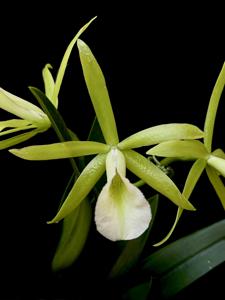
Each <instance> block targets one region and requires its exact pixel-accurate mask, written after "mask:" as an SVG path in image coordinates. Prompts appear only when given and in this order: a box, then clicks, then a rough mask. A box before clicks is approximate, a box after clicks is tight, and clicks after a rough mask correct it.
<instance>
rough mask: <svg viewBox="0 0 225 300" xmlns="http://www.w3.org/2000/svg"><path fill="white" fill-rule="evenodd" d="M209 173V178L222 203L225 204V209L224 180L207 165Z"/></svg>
mask: <svg viewBox="0 0 225 300" xmlns="http://www.w3.org/2000/svg"><path fill="white" fill-rule="evenodd" d="M206 172H207V175H208V177H209V180H210V182H211V184H212V186H213V187H214V189H215V192H216V194H217V196H218V197H219V199H220V201H221V204H222V205H223V208H224V209H225V186H224V184H223V182H222V180H221V179H220V178H219V176H218V175H217V173H216V171H215V170H214V169H213V168H212V167H210V166H207V168H206Z"/></svg>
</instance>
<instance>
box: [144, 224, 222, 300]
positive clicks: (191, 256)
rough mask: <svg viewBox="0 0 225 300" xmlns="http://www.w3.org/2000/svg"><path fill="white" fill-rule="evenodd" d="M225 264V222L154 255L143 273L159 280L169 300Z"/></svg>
mask: <svg viewBox="0 0 225 300" xmlns="http://www.w3.org/2000/svg"><path fill="white" fill-rule="evenodd" d="M224 261H225V220H222V221H219V222H217V223H215V224H213V225H210V226H208V227H206V228H203V229H201V230H198V231H197V232H195V233H193V234H190V235H188V236H186V237H184V238H181V239H179V240H177V241H175V242H173V243H171V244H169V245H168V246H166V247H163V248H162V249H160V250H158V251H156V252H154V253H153V254H152V255H150V256H149V257H147V258H146V259H145V260H144V263H143V270H144V271H146V272H147V273H150V274H151V275H152V274H154V277H155V278H158V280H159V292H160V294H161V296H163V297H165V298H169V297H171V296H173V295H175V294H176V293H178V292H179V291H180V290H182V289H184V288H185V287H187V286H188V285H190V284H191V283H192V282H194V281H195V280H197V279H198V278H200V277H201V276H203V275H204V274H206V273H207V272H209V271H210V270H212V269H213V268H214V267H216V266H218V265H219V264H220V263H222V262H224Z"/></svg>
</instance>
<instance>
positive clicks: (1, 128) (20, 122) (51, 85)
mask: <svg viewBox="0 0 225 300" xmlns="http://www.w3.org/2000/svg"><path fill="white" fill-rule="evenodd" d="M95 18H96V17H94V18H92V19H91V20H90V21H89V22H88V23H87V24H85V25H84V26H83V27H82V28H81V29H80V30H79V31H78V33H77V34H76V35H75V37H74V38H73V40H72V41H71V43H70V44H69V46H68V47H67V49H66V52H65V54H64V56H63V59H62V62H61V65H60V67H59V70H58V73H57V77H56V81H54V79H53V76H52V74H51V72H50V68H52V67H51V65H50V64H47V65H46V66H45V67H44V69H43V71H42V75H43V80H44V86H45V94H46V96H47V97H48V99H49V100H50V101H51V102H52V103H53V105H54V106H55V107H56V108H58V94H59V91H60V87H61V84H62V80H63V77H64V73H65V70H66V67H67V63H68V60H69V57H70V54H71V51H72V49H73V47H74V45H75V43H76V42H77V40H78V38H79V37H80V35H81V34H82V33H83V32H84V31H85V30H86V28H87V27H88V26H89V25H90V24H91V23H92V21H93V20H94V19H95ZM0 108H1V109H3V110H5V111H7V112H9V113H11V114H13V115H15V116H17V117H19V119H11V120H7V121H0V136H5V135H7V134H14V133H17V132H20V131H23V132H24V133H21V134H19V135H17V136H13V137H10V138H8V139H5V140H2V141H0V149H5V148H9V147H11V146H13V145H16V144H19V143H21V142H24V141H26V140H28V139H30V138H31V137H33V136H35V135H36V134H37V133H41V132H44V131H46V130H47V129H48V128H49V127H50V126H51V122H50V120H49V118H48V116H47V115H46V114H45V113H44V112H43V111H42V110H41V109H40V108H39V107H37V106H36V105H34V104H32V103H30V102H29V101H26V100H24V99H22V98H20V97H18V96H15V95H13V94H11V93H9V92H7V91H5V90H4V89H2V88H0ZM6 129H7V130H6Z"/></svg>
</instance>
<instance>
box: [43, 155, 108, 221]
mask: <svg viewBox="0 0 225 300" xmlns="http://www.w3.org/2000/svg"><path fill="white" fill-rule="evenodd" d="M105 160H106V154H98V155H97V156H96V157H95V158H93V159H92V160H91V161H90V162H89V164H88V165H87V166H86V167H85V168H84V170H83V171H82V173H81V174H80V176H79V177H78V179H77V180H76V182H75V184H74V186H73V187H72V189H71V191H70V193H69V194H68V196H67V198H66V200H65V202H64V203H63V205H62V206H61V208H60V210H59V212H58V213H57V214H56V216H55V217H54V218H53V219H52V220H51V221H50V222H48V223H49V224H51V223H57V222H59V221H60V220H62V219H63V218H65V217H66V216H67V215H69V214H70V213H71V212H72V211H73V210H74V209H75V208H77V207H78V206H79V205H80V203H81V201H82V200H84V198H85V197H86V196H87V195H88V194H89V192H90V191H91V190H92V188H93V187H94V186H95V184H96V182H97V181H98V180H99V178H100V177H101V176H102V175H103V173H104V171H105Z"/></svg>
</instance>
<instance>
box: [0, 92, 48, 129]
mask: <svg viewBox="0 0 225 300" xmlns="http://www.w3.org/2000/svg"><path fill="white" fill-rule="evenodd" d="M0 108H1V109H4V110H6V111H8V112H9V113H11V114H14V115H15V116H18V117H20V118H21V119H25V120H27V121H30V122H31V123H32V124H37V125H40V126H42V127H49V126H50V122H49V120H48V117H47V116H46V114H45V113H44V112H43V111H42V110H41V109H40V108H39V107H37V106H36V105H34V104H32V103H30V102H28V101H26V100H23V99H22V98H20V97H17V96H15V95H13V94H11V93H9V92H7V91H5V90H3V89H2V88H0Z"/></svg>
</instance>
